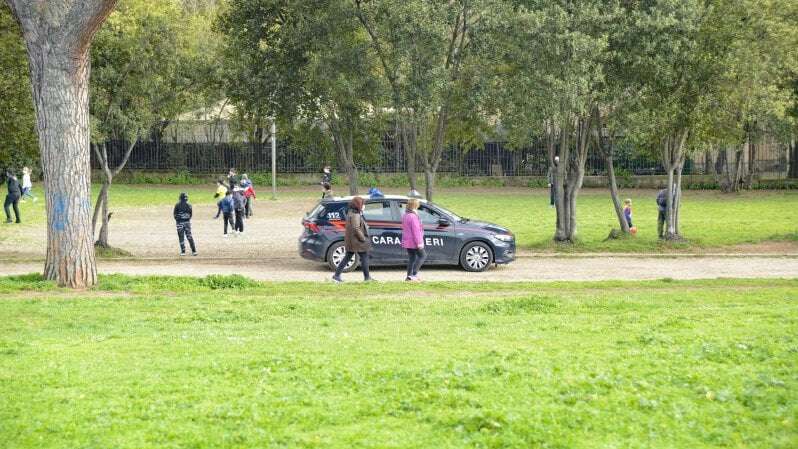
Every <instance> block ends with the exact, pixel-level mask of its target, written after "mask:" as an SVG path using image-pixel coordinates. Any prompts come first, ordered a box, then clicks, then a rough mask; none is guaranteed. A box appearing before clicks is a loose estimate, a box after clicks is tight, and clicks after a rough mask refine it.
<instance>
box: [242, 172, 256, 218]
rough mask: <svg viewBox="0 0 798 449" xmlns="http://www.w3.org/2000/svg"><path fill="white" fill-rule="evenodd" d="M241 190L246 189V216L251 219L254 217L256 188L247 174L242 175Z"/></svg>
mask: <svg viewBox="0 0 798 449" xmlns="http://www.w3.org/2000/svg"><path fill="white" fill-rule="evenodd" d="M241 188H242V189H244V198H245V199H246V200H247V204H246V208H245V214H244V215H245V216H246V217H247V218H249V217H251V216H252V203H253V201H254V200H255V188H254V187H253V186H252V181H250V179H249V176H247V174H246V173H244V174H243V175H241Z"/></svg>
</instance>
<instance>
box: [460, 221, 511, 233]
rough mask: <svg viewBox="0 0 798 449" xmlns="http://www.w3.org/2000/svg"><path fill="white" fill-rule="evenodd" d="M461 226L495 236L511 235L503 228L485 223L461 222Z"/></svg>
mask: <svg viewBox="0 0 798 449" xmlns="http://www.w3.org/2000/svg"><path fill="white" fill-rule="evenodd" d="M462 225H464V226H467V227H471V228H477V229H482V230H485V231H488V232H493V233H495V234H512V232H510V230H509V229H507V228H505V227H504V226H499V225H497V224H495V223H488V222H487V221H478V220H468V221H466V222H463V223H462Z"/></svg>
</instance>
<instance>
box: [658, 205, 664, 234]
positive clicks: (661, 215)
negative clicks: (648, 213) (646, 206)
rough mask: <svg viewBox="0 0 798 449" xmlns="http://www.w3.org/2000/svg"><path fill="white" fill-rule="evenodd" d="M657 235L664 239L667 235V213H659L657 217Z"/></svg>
mask: <svg viewBox="0 0 798 449" xmlns="http://www.w3.org/2000/svg"><path fill="white" fill-rule="evenodd" d="M657 235H658V236H659V237H660V238H662V237H663V236H664V235H665V211H664V210H661V211H659V215H657Z"/></svg>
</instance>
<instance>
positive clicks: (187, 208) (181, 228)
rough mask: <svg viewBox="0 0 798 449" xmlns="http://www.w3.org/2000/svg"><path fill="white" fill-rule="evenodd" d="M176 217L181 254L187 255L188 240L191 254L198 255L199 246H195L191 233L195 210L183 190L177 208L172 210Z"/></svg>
mask: <svg viewBox="0 0 798 449" xmlns="http://www.w3.org/2000/svg"><path fill="white" fill-rule="evenodd" d="M172 215H174V217H175V227H176V228H177V241H178V242H179V243H180V255H181V256H185V255H186V242H185V240H186V239H187V240H188V244H189V246H190V247H191V255H192V256H196V255H197V247H196V246H194V236H193V235H191V217H192V215H194V211H193V209H192V208H191V204H189V202H188V194H187V193H185V192H183V193H181V194H180V197H179V201H178V202H177V204H175V209H174V211H173V212H172Z"/></svg>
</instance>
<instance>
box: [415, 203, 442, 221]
mask: <svg viewBox="0 0 798 449" xmlns="http://www.w3.org/2000/svg"><path fill="white" fill-rule="evenodd" d="M418 218H420V219H421V223H423V224H434V225H437V224H438V220H440V219H441V214H439V213H437V212H435V211H434V210H432V209H430V208H428V207H426V206H421V207H419V208H418Z"/></svg>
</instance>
